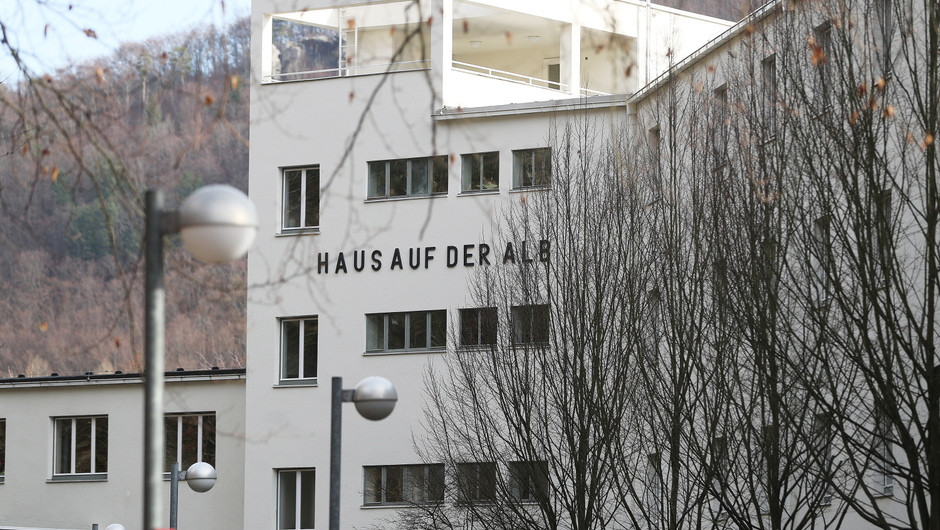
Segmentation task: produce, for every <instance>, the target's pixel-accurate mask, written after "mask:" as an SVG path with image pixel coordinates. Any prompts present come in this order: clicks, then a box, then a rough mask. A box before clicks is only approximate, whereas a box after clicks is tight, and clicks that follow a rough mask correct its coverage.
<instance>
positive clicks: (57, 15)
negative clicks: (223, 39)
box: [0, 0, 251, 82]
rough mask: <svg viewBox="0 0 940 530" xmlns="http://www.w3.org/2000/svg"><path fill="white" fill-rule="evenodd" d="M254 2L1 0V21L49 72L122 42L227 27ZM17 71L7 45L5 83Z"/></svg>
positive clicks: (0, 65)
mask: <svg viewBox="0 0 940 530" xmlns="http://www.w3.org/2000/svg"><path fill="white" fill-rule="evenodd" d="M250 7H251V0H224V1H223V0H41V1H40V0H0V21H2V22H3V24H4V25H5V26H6V28H7V32H8V34H7V35H8V38H9V40H10V42H12V43H13V44H14V45H15V46H17V47H18V48H20V49H21V50H22V58H23V59H24V60H25V61H27V62H28V64H29V65H30V66H31V67H32V68H34V69H37V70H38V71H42V72H46V71H53V70H55V68H56V67H59V66H63V65H66V64H68V63H69V62H75V61H82V60H85V59H91V58H93V57H98V56H102V55H109V54H110V53H111V51H112V50H114V49H115V48H116V47H117V46H118V45H120V44H121V43H122V42H138V41H143V40H146V39H148V38H150V37H155V36H159V35H165V34H168V33H175V32H177V31H183V30H186V29H190V28H192V27H194V26H197V25H203V24H215V25H217V26H222V25H224V24H225V23H226V22H227V21H231V20H233V19H235V18H237V17H239V16H245V15H248V14H249V10H250ZM86 30H90V32H93V34H94V36H95V37H94V38H93V37H90V36H88V32H86ZM13 71H14V68H13V63H12V60H11V59H10V58H9V57H8V56H7V54H6V53H5V50H4V53H3V55H2V56H0V82H2V81H4V80H5V79H7V78H8V77H9V76H10V75H11V73H12V72H13Z"/></svg>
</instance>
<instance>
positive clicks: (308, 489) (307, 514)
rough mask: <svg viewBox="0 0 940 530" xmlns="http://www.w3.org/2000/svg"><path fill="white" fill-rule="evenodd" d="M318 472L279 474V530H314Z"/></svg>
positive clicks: (292, 470) (290, 471)
mask: <svg viewBox="0 0 940 530" xmlns="http://www.w3.org/2000/svg"><path fill="white" fill-rule="evenodd" d="M315 480H316V470H314V469H286V470H280V471H278V472H277V528H278V530H313V516H314V502H315V500H316V497H315V496H314V492H315V489H314V485H315Z"/></svg>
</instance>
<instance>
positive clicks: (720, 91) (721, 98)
mask: <svg viewBox="0 0 940 530" xmlns="http://www.w3.org/2000/svg"><path fill="white" fill-rule="evenodd" d="M713 96H714V102H713V103H714V118H715V121H714V123H713V124H712V127H714V131H715V134H714V136H713V137H712V149H713V150H714V153H715V165H716V166H720V165H722V164H725V163H726V162H727V160H728V128H729V126H730V121H731V120H730V118H729V113H728V87H727V85H722V86H721V87H719V88H716V89H715V92H714V94H713Z"/></svg>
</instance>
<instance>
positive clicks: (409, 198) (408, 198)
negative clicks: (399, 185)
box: [362, 193, 447, 204]
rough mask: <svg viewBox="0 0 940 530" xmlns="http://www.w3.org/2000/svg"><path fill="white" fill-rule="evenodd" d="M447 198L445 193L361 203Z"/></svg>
mask: <svg viewBox="0 0 940 530" xmlns="http://www.w3.org/2000/svg"><path fill="white" fill-rule="evenodd" d="M446 197H447V194H446V193H432V194H430V195H403V196H401V197H375V198H372V199H366V200H364V201H362V202H364V203H366V204H369V203H373V202H397V201H416V200H421V199H444V198H446Z"/></svg>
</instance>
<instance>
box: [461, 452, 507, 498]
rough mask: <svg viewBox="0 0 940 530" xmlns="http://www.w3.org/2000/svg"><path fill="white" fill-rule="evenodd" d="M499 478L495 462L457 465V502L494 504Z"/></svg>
mask: <svg viewBox="0 0 940 530" xmlns="http://www.w3.org/2000/svg"><path fill="white" fill-rule="evenodd" d="M497 476H498V474H497V471H496V463H495V462H467V463H463V464H457V499H458V500H457V502H461V503H472V502H493V501H494V500H495V499H496V486H497V483H496V480H497Z"/></svg>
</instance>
